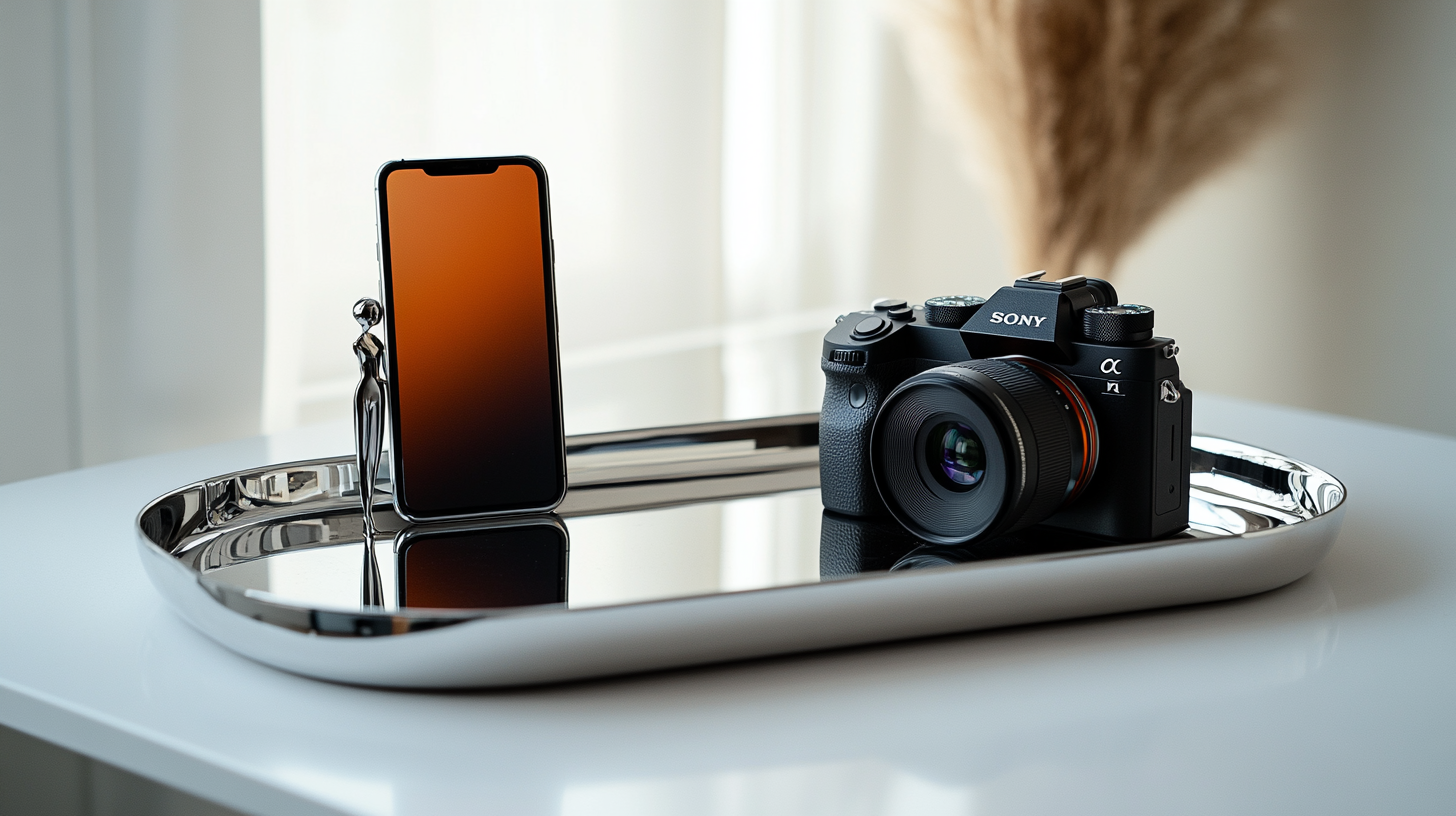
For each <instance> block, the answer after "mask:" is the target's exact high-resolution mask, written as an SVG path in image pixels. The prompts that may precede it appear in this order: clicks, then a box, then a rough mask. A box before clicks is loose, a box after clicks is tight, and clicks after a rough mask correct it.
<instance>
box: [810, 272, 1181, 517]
mask: <svg viewBox="0 0 1456 816" xmlns="http://www.w3.org/2000/svg"><path fill="white" fill-rule="evenodd" d="M1177 354H1178V347H1177V346H1176V345H1174V343H1173V341H1172V340H1169V339H1167V338H1164V337H1154V336H1153V310H1152V309H1150V308H1148V307H1146V306H1137V305H1131V304H1121V305H1119V304H1118V299H1117V292H1116V290H1115V289H1113V287H1112V285H1111V284H1109V283H1108V282H1106V281H1103V280H1098V279H1096V278H1085V277H1081V276H1074V277H1068V278H1063V279H1061V280H1055V281H1049V280H1044V279H1043V274H1042V273H1040V272H1038V273H1035V274H1032V275H1027V276H1025V277H1022V278H1018V279H1017V280H1016V282H1015V284H1014V285H1012V286H1006V287H1002V288H1001V290H1000V291H998V292H996V294H995V295H993V296H992V297H991V298H990V299H989V300H987V299H984V298H979V297H970V296H952V297H936V298H930V299H929V300H927V301H926V302H925V304H924V306H910V305H909V304H907V303H906V302H905V301H903V300H881V301H877V302H876V303H875V304H874V308H873V310H872V311H866V312H856V313H854V314H850V315H845V316H843V317H841V318H840V319H839V320H838V321H837V323H836V325H835V326H834V328H832V329H830V331H829V333H828V334H827V335H825V337H824V358H823V360H821V361H820V365H821V367H822V368H823V369H824V376H825V380H826V383H825V389H824V410H823V413H822V414H821V415H820V420H819V422H820V425H819V468H820V487H821V492H822V495H823V502H824V507H825V508H826V509H827V510H829V511H832V512H835V513H842V514H844V515H848V516H856V517H876V516H884V515H886V514H888V515H889V516H892V517H893V518H894V519H895V520H896V521H898V522H899V524H901V525H903V526H904V527H905V528H906V529H907V530H908V531H909V532H911V533H913V534H914V535H915V536H917V537H918V538H920V539H923V540H925V541H929V542H933V543H938V544H963V543H966V542H969V541H973V540H979V539H989V538H993V537H996V536H1003V535H1006V534H1008V533H1013V532H1016V531H1018V530H1022V529H1025V528H1027V527H1030V526H1032V525H1035V524H1044V525H1048V526H1051V527H1057V528H1061V529H1064V530H1069V531H1073V532H1077V533H1083V534H1088V535H1094V536H1100V537H1104V538H1110V539H1117V540H1123V541H1144V540H1149V539H1153V538H1159V537H1162V536H1165V535H1169V534H1172V533H1176V532H1179V531H1181V530H1183V529H1184V528H1185V527H1187V526H1188V472H1189V456H1190V443H1191V430H1190V424H1191V423H1190V420H1191V416H1192V395H1191V394H1190V393H1189V391H1188V389H1187V388H1185V387H1184V386H1183V383H1182V382H1181V381H1180V380H1179V378H1178V360H1177Z"/></svg>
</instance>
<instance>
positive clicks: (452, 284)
mask: <svg viewBox="0 0 1456 816" xmlns="http://www.w3.org/2000/svg"><path fill="white" fill-rule="evenodd" d="M538 190H539V186H538V182H537V178H536V173H535V171H534V170H533V169H532V168H531V167H529V166H526V165H519V164H503V165H501V166H500V168H499V169H497V170H496V171H495V172H494V173H489V174H477V175H440V176H431V175H428V174H427V173H426V172H425V171H424V170H420V169H399V170H395V171H393V172H391V173H390V174H389V175H388V176H386V179H385V208H386V214H385V217H386V219H387V222H386V223H387V239H388V252H389V264H388V270H389V282H388V283H389V295H390V301H391V302H390V304H389V305H390V311H389V318H390V321H391V341H392V345H391V349H390V362H391V363H392V364H393V369H392V370H391V371H390V372H389V373H390V376H391V377H393V380H394V382H393V390H394V392H395V395H396V400H395V404H394V405H393V406H391V407H393V408H394V409H395V412H396V413H395V418H394V423H395V432H394V434H395V435H394V438H395V444H396V445H397V446H398V450H397V452H396V461H397V462H398V467H399V473H396V474H395V475H394V478H395V486H396V487H395V489H396V490H399V491H400V492H401V495H400V498H401V503H402V504H403V506H404V508H405V509H406V511H407V512H409V513H410V514H411V515H417V516H449V515H461V514H466V513H477V512H487V511H491V510H513V509H528V508H538V507H543V506H546V505H549V504H551V503H552V502H554V501H555V500H556V499H557V498H558V495H559V493H560V492H561V484H562V476H561V473H562V466H561V462H560V460H559V457H560V455H561V453H560V438H561V425H560V418H559V417H558V412H557V404H558V401H557V395H556V383H555V379H554V378H555V364H554V361H553V360H552V358H551V349H552V346H551V334H550V333H551V330H552V328H551V323H550V318H549V313H548V309H550V308H551V305H550V303H549V301H548V299H547V298H548V291H549V289H548V285H547V277H546V267H545V259H544V258H543V256H542V223H541V202H540V199H539V193H538Z"/></svg>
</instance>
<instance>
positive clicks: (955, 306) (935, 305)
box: [925, 295, 986, 328]
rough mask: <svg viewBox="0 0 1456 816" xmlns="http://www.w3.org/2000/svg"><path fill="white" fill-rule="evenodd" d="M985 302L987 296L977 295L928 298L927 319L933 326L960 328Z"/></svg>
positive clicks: (926, 304) (926, 305)
mask: <svg viewBox="0 0 1456 816" xmlns="http://www.w3.org/2000/svg"><path fill="white" fill-rule="evenodd" d="M985 302H986V299H985V298H983V297H976V296H975V295H943V296H941V297H933V298H928V299H927V300H926V301H925V320H926V322H928V323H930V325H932V326H955V327H957V328H960V327H961V326H963V325H965V322H966V321H967V320H970V319H971V315H974V314H975V313H976V310H977V309H980V308H981V306H982V305H984V304H985Z"/></svg>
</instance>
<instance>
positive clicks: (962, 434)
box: [925, 421, 986, 493]
mask: <svg viewBox="0 0 1456 816" xmlns="http://www.w3.org/2000/svg"><path fill="white" fill-rule="evenodd" d="M925 441H926V448H927V449H926V455H927V456H929V458H930V472H931V473H933V474H935V476H936V478H937V479H938V480H939V481H940V483H941V484H943V485H945V486H946V487H948V488H950V489H951V490H954V491H956V492H957V493H964V492H966V491H967V490H970V489H971V488H973V487H975V486H976V485H978V484H980V483H981V480H982V479H983V478H985V476H986V451H985V448H984V447H983V446H982V445H981V437H979V436H977V435H976V432H975V431H973V430H971V429H970V428H968V427H966V426H965V425H963V424H961V423H959V422H953V421H952V422H942V423H940V424H939V425H936V426H935V427H934V428H933V429H931V431H930V434H929V435H928V436H927V437H926V440H925Z"/></svg>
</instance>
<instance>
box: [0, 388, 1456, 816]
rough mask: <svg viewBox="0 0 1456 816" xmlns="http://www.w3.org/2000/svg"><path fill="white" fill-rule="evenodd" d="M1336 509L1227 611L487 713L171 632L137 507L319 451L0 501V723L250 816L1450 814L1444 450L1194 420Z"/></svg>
mask: <svg viewBox="0 0 1456 816" xmlns="http://www.w3.org/2000/svg"><path fill="white" fill-rule="evenodd" d="M1197 399H1198V400H1199V402H1198V404H1197V408H1196V414H1195V420H1196V428H1197V430H1199V431H1200V432H1204V433H1211V434H1217V435H1223V436H1228V437H1232V438H1235V439H1240V440H1243V441H1247V442H1251V443H1254V444H1258V445H1262V446H1264V447H1268V448H1271V449H1273V450H1277V451H1280V452H1282V453H1287V454H1289V455H1291V456H1294V457H1296V458H1301V459H1305V460H1307V461H1309V462H1311V463H1313V464H1315V465H1318V466H1320V467H1324V468H1326V469H1328V470H1330V471H1331V472H1333V473H1334V474H1335V475H1337V476H1339V477H1340V478H1341V479H1343V480H1344V481H1345V482H1346V484H1347V485H1348V486H1349V489H1350V499H1349V509H1348V514H1347V516H1346V519H1345V526H1344V530H1343V532H1342V534H1341V536H1340V539H1339V541H1338V543H1337V544H1336V546H1335V549H1334V551H1333V552H1332V553H1331V555H1330V556H1329V558H1328V559H1327V560H1326V561H1325V563H1324V564H1323V565H1322V566H1321V567H1320V568H1319V569H1318V570H1317V571H1316V572H1315V573H1314V574H1313V575H1311V576H1310V577H1308V578H1306V579H1304V580H1302V581H1299V582H1298V583H1296V584H1295V585H1293V586H1290V587H1287V588H1285V589H1283V590H1279V591H1276V592H1272V593H1269V594H1266V595H1263V596H1259V597H1255V598H1249V599H1245V600H1241V601H1233V602H1228V603H1221V604H1213V605H1206V606H1199V607H1190V608H1181V609H1173V610H1164V611H1158V612H1150V613H1140V614H1133V615H1121V616H1116V617H1111V618H1101V619H1093V620H1084V621H1080V622H1072V623H1063V624H1055V625H1044V626H1034V627H1026V628H1020V629H1014V630H1006V631H999V632H992V633H982V634H976V635H964V636H956V637H947V638H938V639H933V640H927V641H919V642H913V643H904V644H898V645H890V646H880V647H872V648H862V649H854V650H849V651H841V652H836V653H828V654H817V655H809V656H802V657H795V658H786V659H774V660H765V661H758V662H752V663H746V664H737V665H730V666H720V667H711V668H703V669H694V670H688V671H677V672H671V673H664V674H657V675H650V676H643V677H634V678H625V679H617V680H610V681H605V682H592V683H583V684H576V685H570V686H561V687H555V688H546V689H535V690H522V691H512V692H506V693H500V692H496V693H454V694H421V693H403V692H394V691H380V690H372V689H361V688H351V687H345V686H337V685H330V684H327V683H321V682H316V681H313V680H306V679H303V678H299V677H294V676H291V675H287V674H284V673H282V672H278V671H275V670H273V669H270V668H267V667H265V666H261V665H258V664H255V663H252V662H250V661H248V660H246V659H244V658H241V657H238V656H236V655H234V654H232V653H230V652H228V651H226V650H224V649H222V648H221V647H219V646H217V645H215V644H213V643H212V642H211V641H209V640H207V639H206V638H205V637H203V636H202V635H200V634H198V633H196V632H195V631H193V630H192V629H190V628H189V627H188V626H187V625H186V624H184V623H183V622H182V621H181V620H180V619H178V618H177V617H175V616H174V615H173V614H172V613H171V612H170V611H169V610H168V609H167V608H166V607H165V606H164V605H163V603H162V600H161V599H160V597H159V596H158V595H157V594H156V593H155V592H154V591H153V590H152V587H151V585H150V584H149V583H148V582H147V579H146V577H145V576H144V575H143V573H142V570H141V566H140V563H139V561H138V558H137V554H136V552H135V547H136V545H135V542H134V540H133V535H134V534H133V532H132V524H133V517H134V516H135V514H136V512H137V510H138V509H139V508H140V507H141V505H142V504H143V503H145V502H146V501H147V500H149V499H151V498H152V497H154V496H156V495H158V494H160V493H162V492H164V491H166V490H168V489H171V488H173V487H176V486H178V485H181V484H184V483H186V482H189V481H192V480H195V479H198V478H202V477H206V476H211V475H215V474H218V473H223V472H226V471H230V470H234V469H239V468H244V467H249V466H253V465H258V464H262V463H265V462H268V461H281V460H283V459H288V458H302V457H309V456H322V455H329V454H337V453H342V452H345V451H347V450H349V449H350V444H349V441H348V439H347V438H346V437H345V436H344V432H343V428H342V426H335V427H331V428H326V429H314V430H313V431H310V432H306V433H295V434H292V435H286V436H282V437H275V438H271V439H252V440H245V441H241V442H236V443H230V444H225V445H218V446H213V447H209V448H204V449H200V450H194V451H187V452H183V453H177V454H171V455H165V456H157V457H152V458H148V459H141V460H135V461H130V462H122V463H117V464H113V465H107V466H103V467H97V468H90V469H87V470H81V471H76V472H72V473H65V474H60V475H57V476H52V477H47V478H43V479H37V480H33V481H29V482H22V483H17V484H12V485H7V486H4V487H0V513H3V518H4V519H5V520H6V524H5V528H4V531H3V533H0V621H3V625H0V724H4V725H7V726H10V727H12V728H15V729H19V730H21V731H24V732H28V733H30V734H33V735H35V736H38V737H41V738H43V739H46V740H50V741H52V742H55V743H59V744H60V745H63V746H65V747H67V748H70V749H72V750H75V751H78V752H81V753H84V754H87V755H89V756H92V757H95V758H98V759H101V760H104V761H106V762H109V763H112V764H115V765H117V766H120V767H122V768H125V769H127V770H130V771H133V772H135V773H138V774H141V775H143V776H146V777H150V778H152V779H156V780H158V781H160V782H163V783H165V784H167V785H171V786H174V787H177V788H180V789H182V790H186V791H189V792H192V793H196V794H198V795H201V796H204V797H206V798H209V799H213V800H216V801H219V802H221V803H224V804H226V805H229V806H231V807H234V808H237V809H240V810H244V811H249V812H256V813H260V814H261V813H268V814H291V813H298V814H303V813H355V814H429V815H430V816H446V814H454V813H500V814H513V815H518V816H531V815H533V814H557V813H560V814H569V816H577V815H578V814H593V815H594V816H600V815H602V814H640V815H641V816H654V815H655V814H707V813H711V814H719V815H720V816H737V815H738V814H778V813H784V814H789V813H792V814H800V813H815V814H818V813H824V814H830V813H833V814H925V816H938V814H971V813H975V814H1009V813H1017V814H1021V813H1073V812H1076V813H1107V814H1119V815H1120V816H1125V814H1130V813H1171V812H1180V813H1210V814H1213V813H1218V814H1227V813H1315V812H1318V813H1351V814H1369V813H1402V814H1417V813H1436V812H1449V810H1450V808H1451V807H1453V805H1452V803H1453V802H1456V771H1453V770H1452V769H1453V767H1456V682H1453V681H1456V550H1453V547H1452V546H1451V542H1452V539H1453V533H1452V527H1451V516H1452V510H1453V509H1456V495H1453V490H1452V485H1451V479H1452V473H1453V468H1452V463H1453V462H1456V439H1450V438H1446V437H1440V436H1434V435H1428V434H1421V433H1416V432H1412V431H1406V430H1400V429H1396V428H1390V427H1384V426H1380V425H1375V424H1370V423H1364V422H1357V421H1353V420H1348V419H1342V418H1336V417H1331V416H1324V415H1318V414H1312V413H1305V412H1299V411H1294V410H1288V409H1281V408H1272V407H1267V406H1260V405H1254V404H1249V403H1243V402H1235V401H1232V400H1225V399H1215V398H1212V397H1209V396H1207V395H1203V394H1199V395H1198V397H1197Z"/></svg>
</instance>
